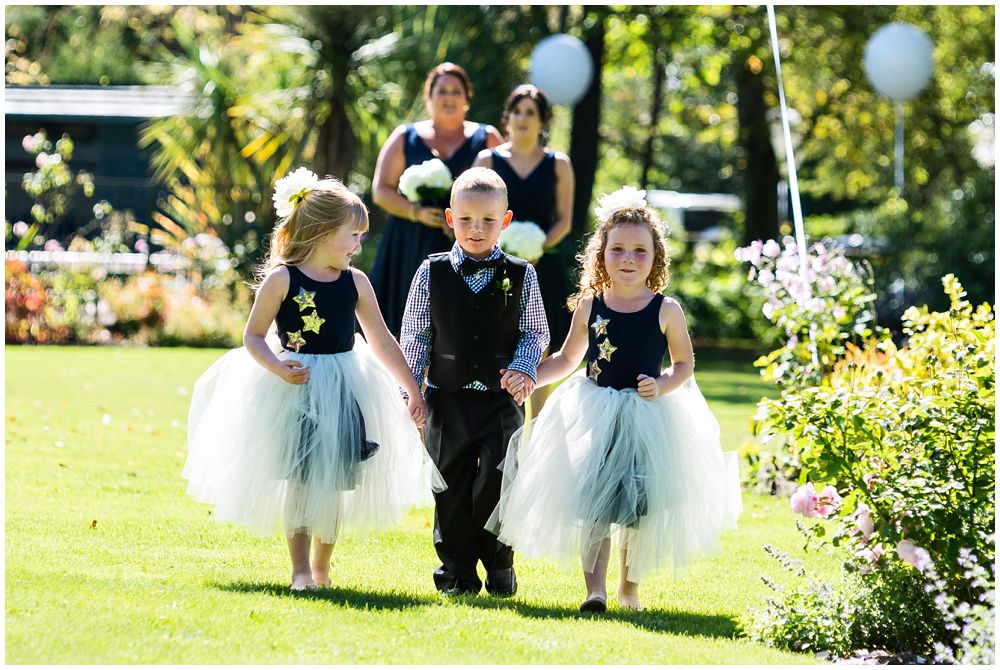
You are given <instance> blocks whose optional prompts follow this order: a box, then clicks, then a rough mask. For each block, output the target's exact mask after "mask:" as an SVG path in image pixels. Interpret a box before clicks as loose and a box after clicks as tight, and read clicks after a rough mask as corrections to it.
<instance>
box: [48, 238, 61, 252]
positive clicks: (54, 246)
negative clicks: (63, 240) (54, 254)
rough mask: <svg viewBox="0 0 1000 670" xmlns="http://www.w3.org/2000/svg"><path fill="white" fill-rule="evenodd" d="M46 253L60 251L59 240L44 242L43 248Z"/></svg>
mask: <svg viewBox="0 0 1000 670" xmlns="http://www.w3.org/2000/svg"><path fill="white" fill-rule="evenodd" d="M44 249H45V250H46V251H62V250H63V248H62V245H61V244H59V240H46V241H45V247H44Z"/></svg>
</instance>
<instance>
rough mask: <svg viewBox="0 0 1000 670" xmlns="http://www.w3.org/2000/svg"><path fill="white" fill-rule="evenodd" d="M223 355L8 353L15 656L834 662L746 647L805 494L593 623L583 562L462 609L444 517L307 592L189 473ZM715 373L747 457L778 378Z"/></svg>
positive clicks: (278, 552) (712, 395)
mask: <svg viewBox="0 0 1000 670" xmlns="http://www.w3.org/2000/svg"><path fill="white" fill-rule="evenodd" d="M220 353H221V352H220V351H217V350H214V351H206V350H184V349H173V350H167V349H151V350H149V349H147V350H142V349H108V348H56V347H52V348H28V347H8V348H7V351H6V364H7V368H6V370H7V374H6V385H7V388H6V400H7V404H6V446H7V450H6V453H7V456H6V469H7V477H6V486H7V498H6V505H7V517H6V556H5V558H6V570H7V573H6V650H7V652H6V661H7V662H8V663H317V664H318V663H390V662H391V663H562V664H565V663H570V664H576V663H579V664H593V663H660V664H674V663H679V664H682V663H712V664H715V663H727V664H736V663H739V664H743V663H760V664H771V663H775V664H777V663H812V662H815V661H814V659H813V658H812V657H811V656H808V655H798V654H790V653H785V652H778V651H776V650H773V649H769V648H766V647H761V646H758V645H754V644H751V643H750V642H749V641H747V640H746V639H745V638H743V637H742V636H741V632H740V626H739V620H740V617H742V616H743V615H744V613H745V612H746V610H747V609H748V608H753V607H759V606H761V604H762V602H763V598H764V596H765V594H766V592H767V589H766V587H765V586H764V585H763V583H762V582H761V581H760V579H759V577H758V575H759V574H760V573H762V572H767V573H770V574H774V573H776V572H777V570H776V568H775V566H774V565H773V564H771V563H770V562H769V560H768V559H767V557H766V556H765V555H764V553H763V552H762V551H761V546H762V545H763V544H765V543H768V542H770V543H774V544H777V545H779V546H783V547H785V548H789V549H798V548H799V547H800V545H801V538H800V537H799V536H798V535H797V534H796V532H795V529H794V525H793V522H792V515H791V512H790V510H789V509H788V505H787V502H786V501H781V500H773V499H768V498H763V497H758V496H754V495H750V494H745V495H744V502H745V511H744V514H743V516H742V517H741V519H740V528H739V530H737V531H733V532H730V533H726V534H725V535H724V537H723V554H722V555H721V556H716V557H711V558H706V559H704V560H702V561H699V562H697V563H695V564H694V565H693V566H691V568H690V569H689V570H687V571H686V572H684V573H681V574H679V575H678V576H677V577H676V578H675V577H674V576H672V575H670V574H657V575H654V576H653V577H651V578H650V579H649V580H648V581H647V582H646V583H645V584H643V587H642V590H643V598H644V602H645V604H646V607H647V608H648V609H647V611H645V612H642V613H629V612H623V611H620V610H615V609H612V610H611V611H610V612H609V613H608V615H606V616H604V617H600V618H593V617H592V616H591V615H581V614H580V613H579V612H578V611H577V606H578V605H579V601H580V599H581V598H582V596H583V595H584V590H583V585H582V577H581V575H580V573H579V568H578V567H577V566H574V565H570V566H563V565H557V564H555V563H549V562H544V561H526V560H520V559H518V560H517V563H516V565H517V569H518V580H519V582H520V590H519V592H518V595H517V596H516V597H514V598H512V599H509V600H498V599H493V598H490V597H485V596H483V597H479V598H468V599H461V600H456V601H447V602H446V601H442V600H441V599H440V598H439V597H438V596H437V594H436V592H435V591H434V589H433V585H432V582H431V571H432V570H433V569H434V567H436V565H437V563H436V560H435V555H434V551H433V547H432V546H431V531H430V524H431V520H432V511H431V510H430V509H429V508H427V509H419V510H415V511H413V512H412V513H411V514H410V515H409V516H408V517H407V518H406V520H405V522H404V523H403V524H402V525H400V526H399V527H396V528H392V529H389V530H386V531H382V532H377V533H371V534H369V535H367V536H358V535H350V534H348V535H346V536H345V537H344V538H343V539H342V541H341V543H340V545H339V546H338V547H337V549H336V551H335V552H334V567H333V580H334V584H335V585H336V586H335V588H333V589H328V590H324V591H321V592H317V593H315V594H310V595H308V596H305V597H296V596H292V595H291V594H290V593H289V592H288V591H287V589H286V588H285V587H286V580H287V577H288V572H289V566H288V559H287V555H286V549H285V546H284V539H283V538H282V537H281V536H280V535H275V536H273V537H265V538H259V537H255V536H252V535H250V534H249V533H247V532H246V531H244V530H243V529H241V528H239V527H236V526H231V525H228V524H218V523H215V522H213V521H212V519H211V517H210V514H209V508H208V507H207V506H205V505H201V504H198V503H195V502H194V501H192V500H191V499H190V498H189V497H188V496H187V495H186V494H185V482H184V481H183V480H182V479H181V478H180V472H181V468H182V466H183V463H184V458H185V438H186V428H187V426H186V417H187V405H188V401H189V399H190V392H191V387H192V385H193V383H194V380H195V379H196V378H197V376H198V375H199V374H200V373H201V372H202V371H203V370H204V369H205V368H207V367H208V365H209V364H210V363H211V362H212V361H213V360H215V359H216V358H217V357H218V356H219V355H220ZM698 380H699V383H700V385H701V388H702V390H703V392H704V393H705V395H706V397H707V398H708V400H709V403H710V404H711V406H712V408H713V410H714V411H715V412H716V414H717V415H718V417H719V419H720V422H721V423H722V425H723V431H724V434H725V436H726V437H725V440H726V447H725V448H726V449H735V448H736V447H737V446H738V445H739V443H740V442H741V441H742V440H744V439H748V435H747V426H748V422H749V417H750V416H751V415H752V413H753V409H752V405H753V403H754V402H755V401H756V400H757V399H758V398H759V397H760V395H763V394H764V393H765V392H766V390H767V387H766V386H765V385H763V384H761V383H760V382H759V381H758V380H757V377H756V372H755V371H754V370H752V369H751V368H750V367H749V366H748V365H742V366H734V365H732V364H723V363H706V364H704V365H699V370H698ZM795 553H796V554H797V555H798V554H800V553H801V552H795ZM617 577H618V575H617V573H616V572H615V571H614V570H612V574H610V575H609V583H610V584H613V583H614V581H613V580H616V579H617Z"/></svg>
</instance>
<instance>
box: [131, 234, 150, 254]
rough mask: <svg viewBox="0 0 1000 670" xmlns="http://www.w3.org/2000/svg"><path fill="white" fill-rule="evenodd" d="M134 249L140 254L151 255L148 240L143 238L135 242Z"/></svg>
mask: <svg viewBox="0 0 1000 670" xmlns="http://www.w3.org/2000/svg"><path fill="white" fill-rule="evenodd" d="M134 248H135V250H136V251H138V252H139V253H140V254H147V253H149V244H148V243H147V242H146V240H144V239H142V238H141V237H140V238H139V239H138V240H136V241H135V247H134Z"/></svg>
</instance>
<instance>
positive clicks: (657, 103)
mask: <svg viewBox="0 0 1000 670" xmlns="http://www.w3.org/2000/svg"><path fill="white" fill-rule="evenodd" d="M659 19H660V16H659V14H658V13H656V12H655V11H653V12H650V14H649V34H650V44H649V50H650V58H651V60H652V65H653V101H652V104H651V106H650V110H649V134H648V135H647V136H646V147H645V149H644V150H643V152H642V179H641V182H642V188H643V190H645V189H647V188H648V187H649V171H650V169H651V168H652V167H653V142H654V141H655V140H656V137H657V132H658V130H657V127H658V126H659V125H660V112H661V111H662V109H663V77H664V75H665V74H666V70H665V68H664V67H663V63H662V62H661V58H660V50H661V46H662V44H663V36H662V35H661V34H660V20H659Z"/></svg>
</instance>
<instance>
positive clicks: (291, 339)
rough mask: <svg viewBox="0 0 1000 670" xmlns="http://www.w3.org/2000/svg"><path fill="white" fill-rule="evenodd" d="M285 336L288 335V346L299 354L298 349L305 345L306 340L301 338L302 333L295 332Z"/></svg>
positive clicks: (299, 331)
mask: <svg viewBox="0 0 1000 670" xmlns="http://www.w3.org/2000/svg"><path fill="white" fill-rule="evenodd" d="M285 334H286V335H288V346H289V347H291V348H292V349H295V353H299V349H300V348H301V347H303V346H305V343H306V338H304V337H302V331H301V330H296V331H295V332H288V333H285Z"/></svg>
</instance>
